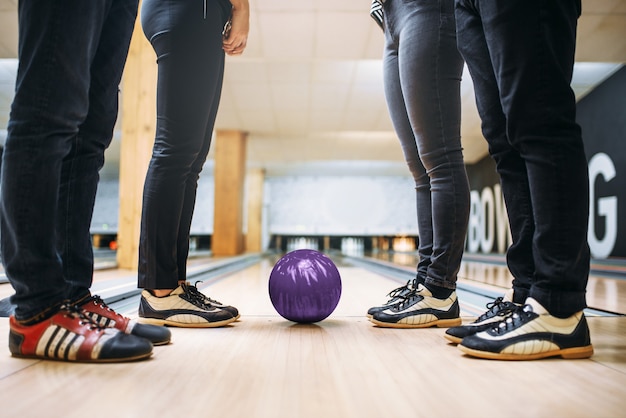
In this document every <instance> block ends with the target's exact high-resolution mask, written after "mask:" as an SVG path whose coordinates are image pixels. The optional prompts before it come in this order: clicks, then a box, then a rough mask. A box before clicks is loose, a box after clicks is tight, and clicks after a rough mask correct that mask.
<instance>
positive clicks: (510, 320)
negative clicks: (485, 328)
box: [491, 305, 538, 335]
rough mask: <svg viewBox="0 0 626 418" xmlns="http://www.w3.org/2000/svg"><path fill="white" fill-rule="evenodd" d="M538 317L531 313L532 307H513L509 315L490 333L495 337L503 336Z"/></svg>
mask: <svg viewBox="0 0 626 418" xmlns="http://www.w3.org/2000/svg"><path fill="white" fill-rule="evenodd" d="M537 316H538V315H537V314H536V313H535V312H534V311H533V308H532V306H530V305H524V306H515V308H514V309H513V310H512V312H511V313H510V315H508V316H507V317H506V318H505V319H503V320H502V321H500V322H498V323H497V325H495V326H494V327H493V328H492V329H491V331H492V332H493V333H494V334H496V335H502V334H505V333H507V332H509V331H511V330H513V329H516V328H519V327H520V326H522V325H524V324H525V323H527V322H529V321H531V320H533V319H534V318H536V317H537Z"/></svg>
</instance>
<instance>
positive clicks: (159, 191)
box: [138, 0, 230, 289]
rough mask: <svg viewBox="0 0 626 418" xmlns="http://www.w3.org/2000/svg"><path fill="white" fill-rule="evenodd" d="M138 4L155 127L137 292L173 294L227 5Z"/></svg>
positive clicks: (205, 141) (215, 98) (182, 272)
mask: <svg viewBox="0 0 626 418" xmlns="http://www.w3.org/2000/svg"><path fill="white" fill-rule="evenodd" d="M203 4H204V3H203V2H202V1H189V2H174V3H170V2H161V1H156V0H146V1H144V2H143V6H142V13H141V20H142V24H143V29H144V33H145V35H146V37H147V38H148V39H149V40H150V42H151V44H152V46H153V47H154V50H155V52H156V55H157V62H158V85H157V129H156V138H155V144H154V149H153V154H152V159H151V161H150V165H149V168H148V173H147V176H146V181H145V185H144V196H143V211H142V219H141V238H140V243H139V274H138V285H139V287H143V288H148V289H172V288H175V287H176V286H178V282H179V281H182V280H185V279H186V265H187V256H188V252H189V231H190V228H191V220H192V217H193V211H194V206H195V201H196V190H197V182H198V178H199V174H200V171H201V170H202V166H203V165H204V162H205V160H206V157H207V154H208V152H209V147H210V144H211V137H212V132H213V127H214V124H215V118H216V115H217V109H218V104H219V99H220V95H221V88H222V79H223V74H224V52H223V50H222V35H221V31H222V28H223V26H224V23H225V22H226V19H227V18H228V16H229V10H230V9H229V8H228V7H225V6H226V4H225V3H220V2H209V3H207V7H208V9H207V13H206V18H205V17H204V14H203V7H204V6H203Z"/></svg>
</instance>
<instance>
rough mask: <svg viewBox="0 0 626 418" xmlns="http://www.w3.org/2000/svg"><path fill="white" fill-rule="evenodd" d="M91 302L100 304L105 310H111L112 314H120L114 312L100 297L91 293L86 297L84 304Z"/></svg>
mask: <svg viewBox="0 0 626 418" xmlns="http://www.w3.org/2000/svg"><path fill="white" fill-rule="evenodd" d="M92 302H93V303H94V304H96V305H100V307H101V308H102V309H106V310H107V311H109V312H111V313H112V314H114V315H117V316H122V315H121V314H119V313H117V312H115V311H114V310H113V309H112V308H111V307H109V305H107V303H106V302H105V301H104V299H102V298H101V297H100V296H98V295H92V296H91V297H90V298H89V299H87V302H85V304H87V303H92Z"/></svg>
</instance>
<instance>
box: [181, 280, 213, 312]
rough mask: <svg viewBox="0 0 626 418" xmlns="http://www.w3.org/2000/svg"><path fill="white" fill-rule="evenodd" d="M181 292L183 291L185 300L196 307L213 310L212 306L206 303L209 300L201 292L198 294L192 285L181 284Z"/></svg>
mask: <svg viewBox="0 0 626 418" xmlns="http://www.w3.org/2000/svg"><path fill="white" fill-rule="evenodd" d="M182 286H183V290H184V291H185V299H186V300H187V301H188V302H190V303H192V304H194V305H196V306H197V307H199V308H202V309H206V310H210V309H213V305H211V303H210V302H208V301H207V299H209V298H208V297H206V296H205V295H204V294H202V292H200V291H199V290H198V289H197V288H196V287H195V286H194V285H191V284H183V285H182Z"/></svg>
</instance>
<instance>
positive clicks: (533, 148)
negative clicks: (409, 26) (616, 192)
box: [456, 0, 589, 317]
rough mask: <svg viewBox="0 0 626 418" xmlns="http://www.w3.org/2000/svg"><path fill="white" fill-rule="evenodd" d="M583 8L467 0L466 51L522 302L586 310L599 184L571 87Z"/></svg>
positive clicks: (568, 2)
mask: <svg viewBox="0 0 626 418" xmlns="http://www.w3.org/2000/svg"><path fill="white" fill-rule="evenodd" d="M580 12H581V4H580V0H549V1H546V0H506V1H502V0H457V1H456V21H457V36H458V46H459V50H460V52H461V54H462V55H463V57H464V58H465V60H466V62H467V65H468V67H469V70H470V73H471V74H472V79H473V81H474V87H475V91H476V103H477V105H478V111H479V113H480V116H481V119H482V128H483V134H484V136H485V138H486V139H487V141H488V144H489V153H490V154H491V156H492V157H493V159H494V161H495V163H496V167H497V171H498V173H499V175H500V181H501V185H502V192H503V195H504V199H505V203H506V206H507V210H508V217H509V223H510V227H511V232H512V236H513V244H512V246H511V247H510V248H509V250H508V252H507V263H508V266H509V269H510V271H511V273H512V274H513V276H514V281H513V288H514V294H515V301H516V302H523V301H524V300H525V299H526V297H527V296H530V297H532V298H534V299H535V300H537V301H538V302H539V303H541V304H542V305H543V306H544V307H545V308H546V309H548V311H550V313H551V314H552V315H555V316H563V317H565V316H569V315H571V314H572V313H574V312H576V311H579V310H581V309H582V308H584V307H585V306H586V303H585V288H586V286H587V279H588V274H589V248H588V245H587V223H588V216H589V181H588V171H587V159H586V156H585V151H584V148H583V142H582V137H581V130H580V127H579V126H578V125H577V124H576V119H575V118H576V101H575V96H574V93H573V92H572V90H571V88H570V82H571V78H572V71H573V65H574V50H575V46H576V25H577V20H578V17H579V16H580Z"/></svg>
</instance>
